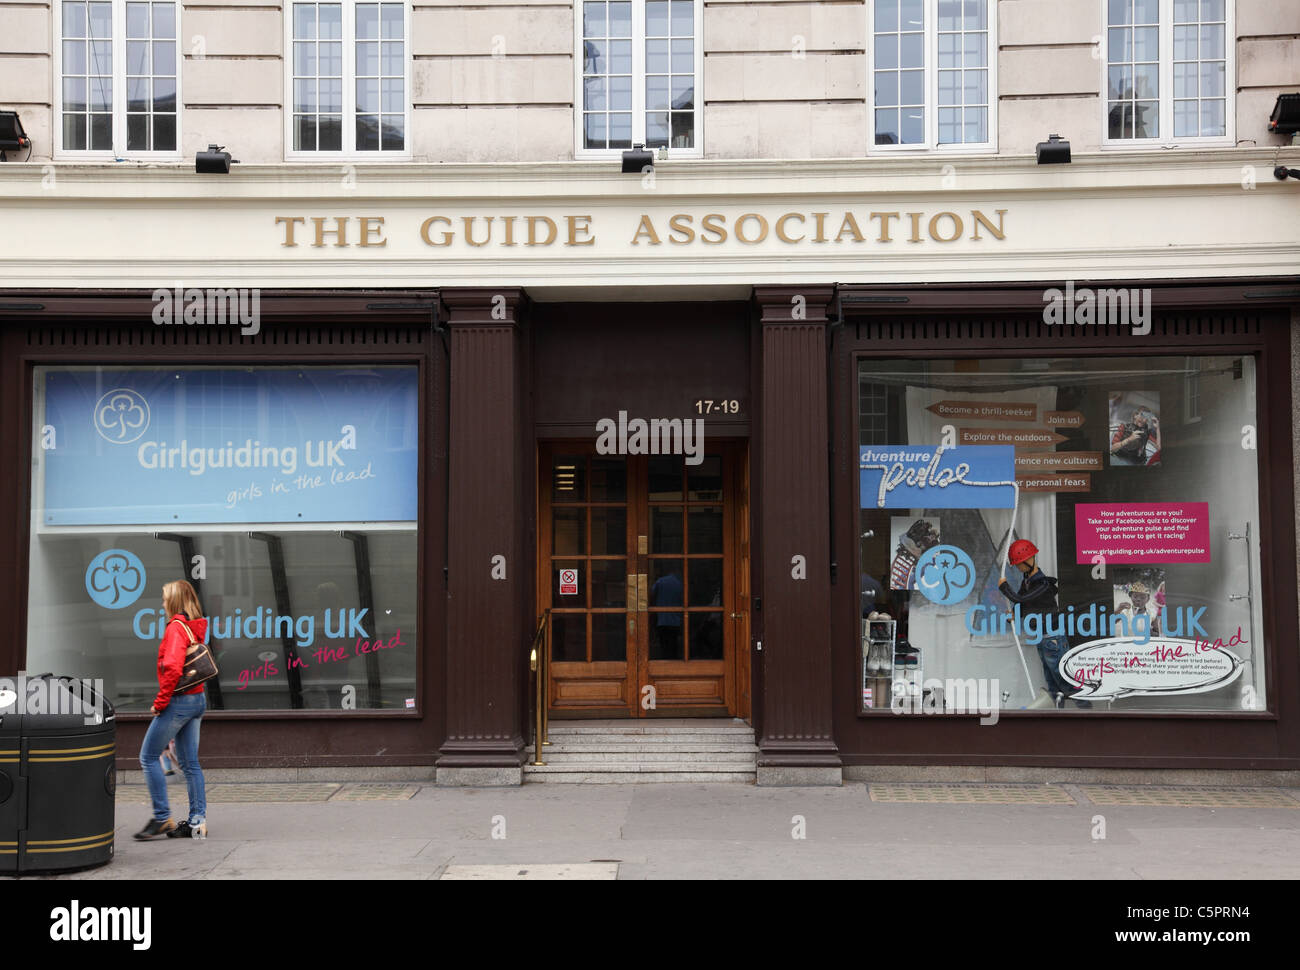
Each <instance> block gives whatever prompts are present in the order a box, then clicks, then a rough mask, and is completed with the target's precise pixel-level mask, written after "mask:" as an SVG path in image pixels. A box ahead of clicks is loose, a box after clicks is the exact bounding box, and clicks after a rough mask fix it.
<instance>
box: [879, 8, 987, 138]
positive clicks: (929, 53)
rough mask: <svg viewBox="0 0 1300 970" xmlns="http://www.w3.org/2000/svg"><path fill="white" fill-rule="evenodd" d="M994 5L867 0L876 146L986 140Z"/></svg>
mask: <svg viewBox="0 0 1300 970" xmlns="http://www.w3.org/2000/svg"><path fill="white" fill-rule="evenodd" d="M995 6H996V4H993V3H991V2H990V0H875V3H874V5H873V7H872V14H871V16H872V21H871V22H872V31H871V77H872V82H873V91H874V94H873V98H872V103H873V111H874V118H875V143H876V144H877V145H882V146H883V145H896V146H904V147H909V148H934V147H936V146H969V147H980V148H988V147H990V146H991V145H992V142H993V134H992V132H993V117H992V114H993V106H994V105H995V103H996V100H997V99H996V95H995V93H994V92H995V86H994V83H993V78H994V75H995V71H994V65H993V63H992V58H990V56H989V51H990V50H995V49H996V41H995V40H994V39H993V38H995V37H996V33H995V24H994V23H993V20H994V17H995V14H996V11H995V10H994V9H993V8H994V7H995Z"/></svg>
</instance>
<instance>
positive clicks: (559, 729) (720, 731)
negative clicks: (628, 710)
mask: <svg viewBox="0 0 1300 970" xmlns="http://www.w3.org/2000/svg"><path fill="white" fill-rule="evenodd" d="M546 733H547V734H548V735H550V736H552V737H554V736H555V735H557V734H558V735H564V736H580V735H587V734H619V735H628V736H635V737H646V738H672V737H685V736H700V737H749V738H752V737H753V736H754V729H753V728H752V727H750V726H749V725H747V724H740V725H736V726H732V725H726V726H722V725H719V726H717V727H714V726H712V725H707V724H701V725H699V726H698V727H697V726H691V727H658V726H641V725H633V726H629V727H619V726H611V725H608V724H593V725H590V726H586V725H579V726H575V725H574V722H572V721H569V722H567V723H557V722H556V721H551V722H550V724H548V725H547V729H546Z"/></svg>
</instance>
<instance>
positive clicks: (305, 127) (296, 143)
mask: <svg viewBox="0 0 1300 970" xmlns="http://www.w3.org/2000/svg"><path fill="white" fill-rule="evenodd" d="M293 150H294V151H296V152H314V151H315V150H316V116H315V115H296V116H295V117H294V126H293Z"/></svg>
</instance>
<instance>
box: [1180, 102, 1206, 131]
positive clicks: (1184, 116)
mask: <svg viewBox="0 0 1300 970" xmlns="http://www.w3.org/2000/svg"><path fill="white" fill-rule="evenodd" d="M1199 133H1200V121H1199V119H1198V117H1197V102H1195V101H1175V102H1174V136H1175V137H1176V138H1194V137H1196V135H1198V134H1199Z"/></svg>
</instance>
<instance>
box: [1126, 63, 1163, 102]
mask: <svg viewBox="0 0 1300 970" xmlns="http://www.w3.org/2000/svg"><path fill="white" fill-rule="evenodd" d="M1133 77H1134V82H1135V87H1136V92H1137V97H1139V98H1158V97H1160V68H1159V67H1158V66H1157V65H1155V64H1139V65H1138V66H1137V67H1136V68H1135V69H1134V72H1133Z"/></svg>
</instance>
